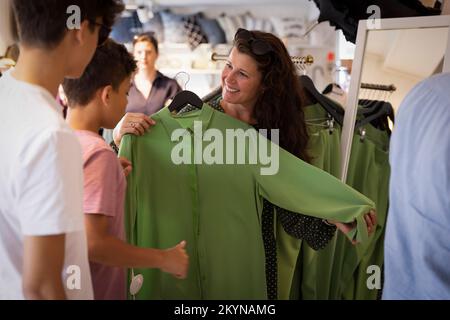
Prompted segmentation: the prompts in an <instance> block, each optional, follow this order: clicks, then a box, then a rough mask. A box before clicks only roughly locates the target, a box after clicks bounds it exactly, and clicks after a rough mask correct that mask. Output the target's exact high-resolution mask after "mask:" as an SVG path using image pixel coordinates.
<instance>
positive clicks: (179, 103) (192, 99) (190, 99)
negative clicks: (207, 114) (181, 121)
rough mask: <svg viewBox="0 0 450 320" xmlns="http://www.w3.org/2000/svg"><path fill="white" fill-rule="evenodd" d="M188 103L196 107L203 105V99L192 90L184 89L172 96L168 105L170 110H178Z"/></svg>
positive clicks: (199, 107)
mask: <svg viewBox="0 0 450 320" xmlns="http://www.w3.org/2000/svg"><path fill="white" fill-rule="evenodd" d="M188 104H190V105H191V106H193V107H196V108H197V109H201V108H202V107H203V101H202V99H200V98H199V96H197V95H196V94H195V93H193V92H192V91H188V90H184V91H181V92H179V93H177V95H176V96H175V97H174V98H173V100H172V103H171V104H170V105H169V110H170V112H180V111H181V109H183V108H184V107H185V106H186V105H188Z"/></svg>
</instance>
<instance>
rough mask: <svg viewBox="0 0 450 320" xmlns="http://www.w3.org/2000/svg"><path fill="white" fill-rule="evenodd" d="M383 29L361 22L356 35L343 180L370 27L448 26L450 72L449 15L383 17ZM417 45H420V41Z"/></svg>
mask: <svg viewBox="0 0 450 320" xmlns="http://www.w3.org/2000/svg"><path fill="white" fill-rule="evenodd" d="M380 21H381V24H380V25H381V28H377V29H371V28H368V27H369V26H370V25H372V24H373V23H372V21H370V23H368V20H361V21H359V26H358V35H357V37H356V50H355V59H354V60H353V66H352V75H351V80H350V88H349V94H348V100H347V106H346V109H345V116H344V124H343V127H342V136H341V181H342V182H344V183H345V182H346V181H347V172H348V165H349V161H350V154H351V151H352V150H351V148H352V142H353V132H354V130H355V121H356V115H357V107H358V106H357V105H358V94H359V85H360V81H361V73H362V69H363V58H364V53H365V48H366V45H367V37H368V32H369V31H371V30H399V29H417V28H437V27H448V28H449V33H448V39H447V49H446V51H445V56H444V66H443V69H442V72H450V15H448V16H427V17H412V18H394V19H380ZM418 45H420V44H419V43H418Z"/></svg>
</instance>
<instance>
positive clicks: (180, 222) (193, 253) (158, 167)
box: [120, 105, 374, 300]
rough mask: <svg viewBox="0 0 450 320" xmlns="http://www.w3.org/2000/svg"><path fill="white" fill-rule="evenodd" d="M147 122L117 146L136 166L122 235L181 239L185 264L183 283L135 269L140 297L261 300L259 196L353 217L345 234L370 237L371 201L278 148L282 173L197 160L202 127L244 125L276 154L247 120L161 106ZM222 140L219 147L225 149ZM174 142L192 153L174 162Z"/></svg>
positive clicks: (298, 208)
mask: <svg viewBox="0 0 450 320" xmlns="http://www.w3.org/2000/svg"><path fill="white" fill-rule="evenodd" d="M153 118H154V119H155V121H156V123H157V124H156V125H155V126H154V127H153V128H152V130H151V131H150V132H148V133H146V134H145V135H144V136H142V137H135V136H125V137H124V139H123V141H122V145H121V150H120V155H121V156H124V157H126V158H128V159H129V160H130V161H131V163H132V164H133V171H132V172H131V174H130V175H129V176H128V188H127V195H126V208H125V211H126V229H127V238H128V240H129V242H130V243H132V244H134V245H137V246H140V247H152V248H169V247H173V246H174V245H176V244H177V243H179V242H180V241H181V240H186V241H187V252H188V254H189V256H190V267H189V273H188V277H187V279H185V280H178V279H176V278H174V277H172V276H171V275H169V274H166V273H163V272H162V271H160V270H156V269H135V273H141V274H142V275H143V276H144V284H143V287H142V289H141V291H140V292H139V293H138V294H137V296H136V297H137V298H138V299H180V300H184V299H187V300H191V299H266V298H267V288H266V281H265V259H264V247H263V240H262V235H261V211H262V203H263V199H264V198H265V199H267V200H269V201H270V202H271V203H273V204H275V205H278V206H280V207H283V208H285V209H287V210H290V211H293V212H299V213H302V214H307V215H311V216H315V217H318V218H322V219H332V220H340V221H346V222H350V221H353V220H354V219H356V221H357V227H356V230H355V232H353V233H352V234H351V235H349V236H350V237H356V239H358V240H360V241H363V242H364V241H367V231H366V226H365V222H364V220H363V219H364V218H363V215H364V214H365V213H366V212H368V211H369V210H370V209H371V208H373V207H374V204H373V202H372V201H371V200H369V199H368V198H366V197H365V196H363V195H361V194H360V193H358V192H356V191H355V190H353V189H352V188H350V187H348V186H347V185H345V184H343V183H341V182H340V181H339V180H338V179H336V178H334V177H332V176H331V175H329V174H327V173H325V172H324V171H322V170H319V169H317V168H315V167H313V166H311V165H309V164H307V163H305V162H303V161H301V160H299V159H298V158H296V157H295V156H293V155H291V154H290V153H288V152H286V151H285V150H283V149H278V150H279V170H278V172H277V173H276V174H274V175H262V174H261V171H260V170H261V168H263V167H266V166H265V165H263V164H262V163H261V162H258V163H257V164H248V162H247V164H235V165H232V164H224V165H221V164H212V165H208V164H206V163H204V162H203V163H202V164H194V161H192V160H193V159H194V156H195V152H194V151H195V150H196V148H199V147H200V146H201V147H202V148H203V150H205V149H206V148H208V147H209V146H210V145H211V142H209V141H200V143H199V144H196V140H195V139H192V137H193V136H194V135H196V137H197V139H198V138H200V139H201V138H202V137H201V136H198V130H196V129H198V128H199V127H200V128H201V129H202V132H203V133H205V131H206V130H207V129H216V131H215V133H216V134H217V133H221V134H222V135H223V136H226V130H230V129H235V130H248V132H250V133H253V134H254V136H257V137H258V140H259V142H260V143H261V145H262V146H265V147H266V148H267V149H266V150H273V149H271V147H275V145H273V144H272V143H271V142H270V141H268V140H267V139H265V138H264V137H262V136H261V135H259V134H258V133H257V132H256V131H255V130H254V129H253V128H252V127H250V126H249V125H247V124H245V123H243V122H241V121H238V120H236V119H234V118H232V117H229V116H227V115H226V114H223V113H221V112H218V111H215V110H213V109H212V108H211V107H209V106H208V105H204V106H203V108H202V109H201V110H198V111H193V112H190V113H187V114H183V115H181V116H174V115H171V114H170V112H169V110H168V108H164V109H163V110H161V111H160V112H158V113H157V114H156V115H155V116H154V117H153ZM194 121H196V122H195V124H196V125H197V126H194V125H193V124H194ZM199 123H200V125H199V126H198V124H199ZM182 128H186V129H187V130H184V133H183V138H182V142H173V141H171V136H172V134H173V133H174V132H175V130H178V131H179V130H180V129H182ZM209 132H210V133H211V131H209ZM203 138H205V137H203ZM191 140H192V141H191ZM203 140H205V139H203ZM197 142H198V140H197ZM227 142H228V143H229V141H227ZM227 142H224V144H223V145H222V146H221V147H220V148H219V149H218V150H216V152H217V151H223V154H226V153H225V151H226V144H227ZM180 145H181V146H182V147H184V148H185V150H188V152H190V153H191V154H190V157H189V158H190V160H191V162H190V163H191V164H180V165H176V164H175V163H174V161H173V159H172V157H171V155H172V152H173V151H174V150H175V149H174V148H177V147H179V146H180ZM261 145H260V146H261ZM197 150H198V149H197ZM261 150H262V149H260V150H259V151H261ZM244 151H245V155H246V157H245V158H246V159H247V161H248V159H249V156H252V155H254V154H255V153H254V152H255V150H254V149H253V148H250V147H249V144H248V143H247V144H246V146H245V149H244ZM219 153H220V152H219ZM256 155H257V153H256ZM197 160H198V159H197ZM234 160H235V161H236V155H235V158H234Z"/></svg>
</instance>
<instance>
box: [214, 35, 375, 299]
mask: <svg viewBox="0 0 450 320" xmlns="http://www.w3.org/2000/svg"><path fill="white" fill-rule="evenodd" d="M304 101H305V97H304V95H303V91H302V88H301V87H300V83H299V80H298V76H297V74H296V69H295V66H294V65H293V63H292V60H291V57H290V55H289V53H288V51H287V49H286V47H285V46H284V44H283V42H282V41H281V40H280V39H279V38H277V37H276V36H274V35H273V34H270V33H265V32H260V31H248V30H245V29H239V30H238V32H237V33H236V36H235V41H234V46H233V49H232V50H231V53H230V55H229V57H228V60H227V63H226V66H225V68H224V70H223V72H222V95H221V96H220V97H218V98H217V99H215V100H213V101H212V103H211V104H212V106H213V107H214V108H215V109H217V110H220V111H222V112H225V113H226V114H228V115H230V116H232V117H234V118H236V119H239V120H241V121H243V122H246V123H248V124H251V125H253V126H254V127H255V128H257V129H267V130H268V132H271V131H270V130H271V129H278V130H279V144H280V146H281V147H282V148H283V149H285V150H287V151H289V152H290V153H292V154H293V155H295V156H297V157H298V158H300V159H302V160H303V161H305V162H310V160H311V158H310V156H309V155H308V152H307V146H308V140H309V136H308V131H307V127H306V123H305V116H304V112H303V108H302V106H303V105H304ZM269 138H270V137H269ZM274 213H275V214H276V217H277V221H278V222H279V223H281V225H282V227H283V229H284V231H285V232H286V233H287V234H289V235H291V236H293V237H294V238H297V239H302V240H305V241H306V242H307V243H308V244H309V245H310V246H311V247H312V248H314V249H315V250H318V249H321V248H324V247H325V246H326V245H327V243H328V242H329V241H330V240H331V238H332V237H333V236H334V233H335V230H336V227H337V228H339V229H340V230H341V231H342V232H344V233H348V232H349V231H350V230H351V229H352V228H353V227H354V226H353V225H350V224H341V223H334V222H329V221H323V220H322V219H319V218H315V217H309V216H305V215H298V214H296V213H291V212H289V211H287V210H284V209H282V208H279V207H277V206H275V205H273V204H271V203H270V202H269V201H267V200H264V209H263V216H262V232H263V239H264V246H265V251H266V280H267V290H268V292H267V294H268V298H269V299H276V298H279V297H280V295H279V294H278V290H277V282H278V283H280V281H277V278H278V272H277V251H276V250H277V245H276V241H275V236H274V232H273V230H274ZM365 220H366V224H367V229H368V232H369V234H370V233H372V232H373V231H374V230H375V226H376V215H375V213H374V212H370V213H368V214H366V216H365ZM284 298H287V297H284Z"/></svg>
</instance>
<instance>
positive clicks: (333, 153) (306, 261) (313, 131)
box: [291, 105, 389, 300]
mask: <svg viewBox="0 0 450 320" xmlns="http://www.w3.org/2000/svg"><path fill="white" fill-rule="evenodd" d="M305 118H306V121H307V123H309V124H308V129H309V131H310V136H311V139H310V142H309V149H310V153H311V154H312V155H313V156H314V155H315V157H313V161H312V164H313V165H315V166H317V167H318V168H321V169H323V170H325V171H327V172H329V173H331V174H333V175H334V176H336V177H337V176H338V175H339V171H340V157H339V155H340V136H341V132H342V131H341V128H340V127H339V126H335V129H334V130H333V132H331V133H330V131H329V130H328V129H327V128H323V126H322V127H321V126H320V125H316V124H315V123H314V119H318V120H322V122H323V119H326V118H327V114H326V112H325V111H324V110H323V108H322V107H321V106H320V105H312V106H309V107H307V108H306V109H305ZM319 122H320V121H319ZM365 128H366V131H367V137H366V139H365V141H361V140H360V138H359V135H357V134H355V138H354V139H353V144H352V146H353V147H352V154H351V157H350V163H349V171H348V178H347V184H348V185H350V186H351V187H353V188H355V189H356V190H358V191H359V192H361V193H363V194H364V195H366V196H367V197H369V198H370V199H373V200H374V202H375V204H376V207H377V228H376V230H375V233H374V234H373V235H372V236H371V237H370V238H369V241H368V242H364V243H360V244H358V245H356V246H354V245H352V244H351V243H350V242H349V241H348V240H347V239H346V238H345V237H344V236H343V234H342V233H340V232H337V233H336V235H335V237H334V238H333V239H332V240H331V241H330V242H329V244H328V245H327V246H326V247H325V248H324V249H323V250H319V251H316V250H313V249H312V248H311V247H309V246H308V244H306V243H302V244H301V249H300V254H299V255H298V264H297V268H296V274H295V279H294V282H293V287H292V290H291V298H294V299H295V298H301V299H311V300H313V299H314V300H315V299H376V298H377V295H378V290H373V289H369V288H368V287H367V279H368V278H369V276H370V274H368V273H367V268H368V267H369V266H371V265H378V266H380V267H381V266H382V264H383V245H384V243H383V239H384V225H385V220H386V214H387V205H388V181H389V163H388V154H387V150H388V145H389V137H388V133H387V132H382V131H379V130H377V129H375V128H373V127H372V126H370V125H366V126H365Z"/></svg>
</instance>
